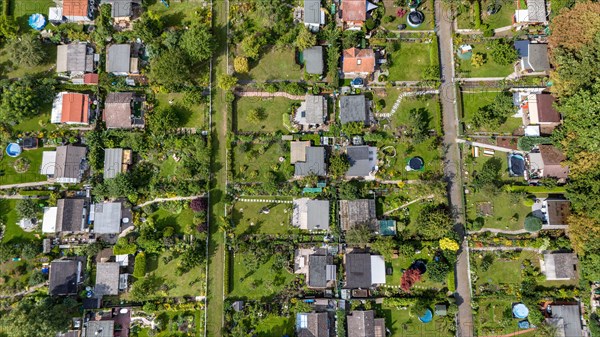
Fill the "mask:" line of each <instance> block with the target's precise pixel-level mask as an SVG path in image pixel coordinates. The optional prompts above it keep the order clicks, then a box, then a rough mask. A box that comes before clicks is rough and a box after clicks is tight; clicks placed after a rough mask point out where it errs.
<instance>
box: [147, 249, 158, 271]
mask: <svg viewBox="0 0 600 337" xmlns="http://www.w3.org/2000/svg"><path fill="white" fill-rule="evenodd" d="M158 258H159V255H158V254H148V255H147V256H146V273H151V272H153V271H155V270H157V269H158Z"/></svg>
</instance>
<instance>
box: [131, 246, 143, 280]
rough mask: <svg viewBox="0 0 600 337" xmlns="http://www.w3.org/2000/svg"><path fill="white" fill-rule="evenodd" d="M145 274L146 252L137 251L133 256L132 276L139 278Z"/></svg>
mask: <svg viewBox="0 0 600 337" xmlns="http://www.w3.org/2000/svg"><path fill="white" fill-rule="evenodd" d="M145 275H146V254H144V252H141V253H138V254H137V255H136V256H135V264H134V265H133V276H134V277H135V278H136V279H141V278H143V277H144V276H145Z"/></svg>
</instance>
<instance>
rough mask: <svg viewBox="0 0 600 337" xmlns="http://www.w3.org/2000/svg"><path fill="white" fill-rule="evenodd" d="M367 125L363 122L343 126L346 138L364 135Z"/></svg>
mask: <svg viewBox="0 0 600 337" xmlns="http://www.w3.org/2000/svg"><path fill="white" fill-rule="evenodd" d="M364 127H365V124H364V123H362V122H349V123H346V124H343V125H342V132H343V133H344V134H345V135H346V136H355V135H362V134H363V128H364Z"/></svg>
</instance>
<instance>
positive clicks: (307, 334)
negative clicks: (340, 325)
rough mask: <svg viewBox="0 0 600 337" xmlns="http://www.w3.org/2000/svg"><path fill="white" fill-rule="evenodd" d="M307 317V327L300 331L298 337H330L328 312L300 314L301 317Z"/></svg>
mask: <svg viewBox="0 0 600 337" xmlns="http://www.w3.org/2000/svg"><path fill="white" fill-rule="evenodd" d="M302 315H306V327H301V328H299V330H298V337H328V336H330V334H329V318H328V316H327V313H326V312H318V313H317V312H312V313H308V314H303V313H300V314H299V316H302Z"/></svg>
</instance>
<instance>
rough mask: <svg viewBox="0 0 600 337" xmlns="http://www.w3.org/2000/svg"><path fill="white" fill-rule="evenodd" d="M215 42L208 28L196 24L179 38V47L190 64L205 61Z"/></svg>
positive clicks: (209, 55)
mask: <svg viewBox="0 0 600 337" xmlns="http://www.w3.org/2000/svg"><path fill="white" fill-rule="evenodd" d="M214 46H215V42H214V37H213V35H212V32H211V31H210V27H208V26H207V25H204V24H200V23H196V24H193V25H192V26H190V27H189V28H188V29H187V30H186V31H185V32H184V33H183V35H182V36H181V41H180V47H181V48H182V49H183V50H184V51H185V52H186V54H187V55H188V59H189V60H190V61H192V63H200V62H204V61H207V60H208V59H209V58H210V57H211V55H212V52H213V50H214Z"/></svg>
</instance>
